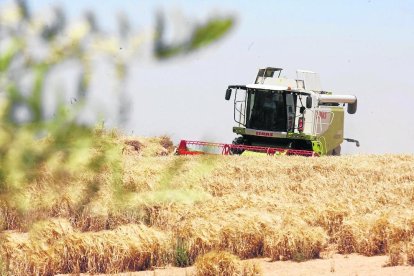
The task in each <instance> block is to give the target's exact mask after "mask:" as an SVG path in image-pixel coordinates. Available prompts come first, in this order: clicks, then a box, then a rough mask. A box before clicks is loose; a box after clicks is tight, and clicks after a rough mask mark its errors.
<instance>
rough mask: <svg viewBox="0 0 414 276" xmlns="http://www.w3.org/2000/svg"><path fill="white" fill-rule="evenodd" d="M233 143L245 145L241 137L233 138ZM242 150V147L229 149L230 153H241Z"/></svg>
mask: <svg viewBox="0 0 414 276" xmlns="http://www.w3.org/2000/svg"><path fill="white" fill-rule="evenodd" d="M232 144H233V145H246V140H245V139H244V138H243V137H236V138H234V140H233V142H232ZM243 151H244V150H242V149H230V152H231V154H237V155H240V154H242V153H243Z"/></svg>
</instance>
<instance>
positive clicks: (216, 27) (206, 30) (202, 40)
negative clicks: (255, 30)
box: [190, 18, 234, 50]
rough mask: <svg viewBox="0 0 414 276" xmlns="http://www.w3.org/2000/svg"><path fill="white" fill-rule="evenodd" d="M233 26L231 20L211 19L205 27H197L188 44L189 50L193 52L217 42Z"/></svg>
mask: <svg viewBox="0 0 414 276" xmlns="http://www.w3.org/2000/svg"><path fill="white" fill-rule="evenodd" d="M233 25H234V20H233V18H224V19H211V20H210V21H208V22H207V23H206V24H205V25H203V26H199V27H197V28H196V29H195V31H194V33H193V36H192V39H191V42H190V50H195V49H198V48H201V47H203V46H207V45H209V44H211V43H213V42H215V41H217V40H218V39H220V38H222V37H223V36H224V35H225V34H226V33H228V31H229V30H230V29H231V27H232V26H233Z"/></svg>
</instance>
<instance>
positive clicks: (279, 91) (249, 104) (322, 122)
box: [176, 67, 359, 156]
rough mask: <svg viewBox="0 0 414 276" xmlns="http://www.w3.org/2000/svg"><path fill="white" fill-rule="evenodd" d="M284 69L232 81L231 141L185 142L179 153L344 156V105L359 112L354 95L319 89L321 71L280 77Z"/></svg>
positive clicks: (261, 72) (230, 89)
mask: <svg viewBox="0 0 414 276" xmlns="http://www.w3.org/2000/svg"><path fill="white" fill-rule="evenodd" d="M281 72H282V68H273V67H267V68H263V69H260V70H259V72H258V74H257V77H256V80H255V82H254V83H253V84H248V85H230V86H229V87H228V88H227V90H226V95H225V99H226V100H230V98H231V94H232V92H233V91H234V92H235V93H234V94H235V95H234V121H235V122H236V123H237V126H235V127H233V132H234V133H236V134H238V135H239V136H238V137H237V138H235V139H234V140H233V143H232V144H222V143H209V142H201V141H188V140H181V142H180V144H179V146H178V148H177V151H176V152H177V154H179V155H198V154H224V155H230V154H243V155H245V154H256V153H264V154H269V155H302V156H321V155H340V152H341V144H342V142H343V141H344V140H345V141H348V142H355V143H356V145H357V146H359V142H358V141H357V140H354V139H348V138H344V113H345V112H344V108H345V104H347V111H348V113H349V114H354V113H355V112H356V110H357V98H356V97H355V96H353V95H333V94H332V92H327V91H323V90H322V89H321V85H320V81H319V75H318V74H317V73H315V72H311V71H304V70H297V71H296V74H297V78H296V79H287V78H284V77H281V76H280V75H281Z"/></svg>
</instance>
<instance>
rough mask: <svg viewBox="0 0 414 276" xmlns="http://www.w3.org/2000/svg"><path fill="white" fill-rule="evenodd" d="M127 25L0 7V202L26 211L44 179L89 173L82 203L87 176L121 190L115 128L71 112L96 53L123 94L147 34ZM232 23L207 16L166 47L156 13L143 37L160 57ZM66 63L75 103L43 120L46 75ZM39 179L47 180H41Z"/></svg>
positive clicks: (93, 189)
mask: <svg viewBox="0 0 414 276" xmlns="http://www.w3.org/2000/svg"><path fill="white" fill-rule="evenodd" d="M130 25H131V24H130V23H129V20H128V18H127V17H126V16H120V17H119V18H118V33H117V34H107V33H105V32H104V31H103V30H102V29H101V27H100V26H99V24H98V21H97V19H96V18H95V16H94V14H93V13H92V12H88V13H86V14H85V16H84V17H83V19H81V20H79V21H78V22H75V23H73V24H68V21H67V20H66V15H65V12H64V11H63V10H62V9H61V8H59V7H55V8H53V9H52V10H51V12H50V13H49V14H47V15H44V14H40V15H39V16H35V15H34V13H32V11H31V10H30V9H29V6H28V5H27V4H26V2H25V1H24V0H17V1H15V2H12V3H9V4H8V5H4V7H2V8H1V9H0V205H2V206H4V205H5V206H8V208H12V209H14V210H17V211H18V212H19V213H20V214H21V215H22V216H24V215H25V214H29V213H30V209H31V202H30V196H28V193H27V191H28V190H30V189H32V188H33V187H35V186H38V185H49V186H50V187H49V186H48V187H46V188H48V189H49V188H50V189H54V190H57V191H59V189H60V188H59V187H61V186H64V185H65V184H66V183H67V181H70V179H71V177H72V176H74V175H76V174H87V175H91V177H90V178H89V179H91V180H90V183H88V184H89V186H88V187H89V188H88V189H87V190H86V191H85V193H84V198H85V199H84V200H83V201H82V204H86V203H87V202H88V200H90V199H91V198H92V197H93V195H94V194H95V193H97V192H98V191H99V189H100V186H101V185H102V180H100V179H99V178H97V177H93V176H94V175H96V174H100V173H108V175H110V182H111V183H110V184H111V187H112V191H113V193H114V196H115V198H120V197H121V196H122V194H123V191H122V188H121V187H122V185H121V184H122V183H121V182H122V163H121V161H122V160H121V157H122V156H121V149H120V148H119V144H117V143H116V138H117V135H116V133H114V132H111V131H108V130H105V129H104V128H103V126H102V127H91V126H89V125H85V124H82V123H80V122H79V118H78V114H79V112H80V110H81V108H82V103H84V102H85V101H87V95H88V91H89V90H90V83H91V76H92V74H93V70H94V68H95V67H94V61H95V60H96V58H97V57H104V58H105V60H106V62H108V63H109V64H110V65H111V66H112V68H113V70H114V78H115V79H116V81H117V84H118V85H117V87H116V88H115V89H117V90H118V92H119V93H118V96H119V97H120V98H121V97H125V93H123V90H124V86H125V83H126V79H127V75H128V68H129V66H128V65H129V62H131V60H133V58H134V57H135V55H136V53H137V52H138V50H139V49H140V46H141V44H142V43H143V42H144V41H145V40H146V39H147V36H146V35H145V34H139V33H135V32H133V30H132V29H131V27H130ZM232 25H233V19H232V18H213V19H210V20H209V21H208V22H207V23H206V24H202V25H195V26H194V28H193V29H194V30H193V32H192V33H191V34H190V36H189V39H188V41H186V42H184V43H182V44H180V45H169V44H168V43H165V41H164V40H163V39H164V38H163V27H164V26H165V22H164V17H163V16H162V15H159V16H158V18H157V26H156V30H155V35H154V36H151V38H150V39H151V41H152V42H153V43H154V49H155V56H156V57H157V58H161V59H165V58H169V57H173V56H175V55H177V54H188V53H190V52H193V51H195V50H198V49H200V48H202V47H203V46H206V45H208V44H211V43H212V42H214V41H216V40H217V39H219V38H220V37H222V36H223V35H224V34H226V33H228V31H229V30H230V29H231V27H232ZM121 49H122V51H120V50H121ZM65 62H75V63H76V64H77V66H78V69H79V71H80V74H79V78H78V79H76V80H73V81H74V82H77V91H76V98H75V99H74V101H75V102H77V107H76V108H69V107H68V106H67V105H65V103H64V102H62V101H59V102H58V103H57V108H56V110H55V113H54V115H53V117H51V118H50V116H49V117H48V116H46V115H45V114H46V112H45V108H46V105H45V103H44V99H45V98H46V97H48V96H50V95H45V87H46V85H47V81H48V80H49V79H50V78H51V77H52V76H51V73H52V72H54V71H55V70H56V68H57V66H59V65H62V64H64V63H65ZM120 102H121V103H122V104H121V106H120V110H119V113H120V116H121V117H122V116H124V117H125V116H126V115H127V114H126V113H125V111H127V110H128V108H127V103H128V102H129V101H128V99H126V98H124V99H121V101H120ZM122 112H124V114H122ZM124 119H125V118H121V119H120V121H121V122H122V120H124ZM46 168H47V169H46ZM44 178H48V179H50V181H41V180H42V179H44ZM44 188H45V187H43V189H44ZM80 207H81V206H80Z"/></svg>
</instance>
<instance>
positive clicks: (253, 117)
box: [246, 90, 287, 131]
mask: <svg viewBox="0 0 414 276" xmlns="http://www.w3.org/2000/svg"><path fill="white" fill-rule="evenodd" d="M246 127H248V128H252V129H258V130H267V131H287V112H286V96H285V95H284V94H283V92H282V91H269V90H250V91H248V99H247V120H246Z"/></svg>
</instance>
